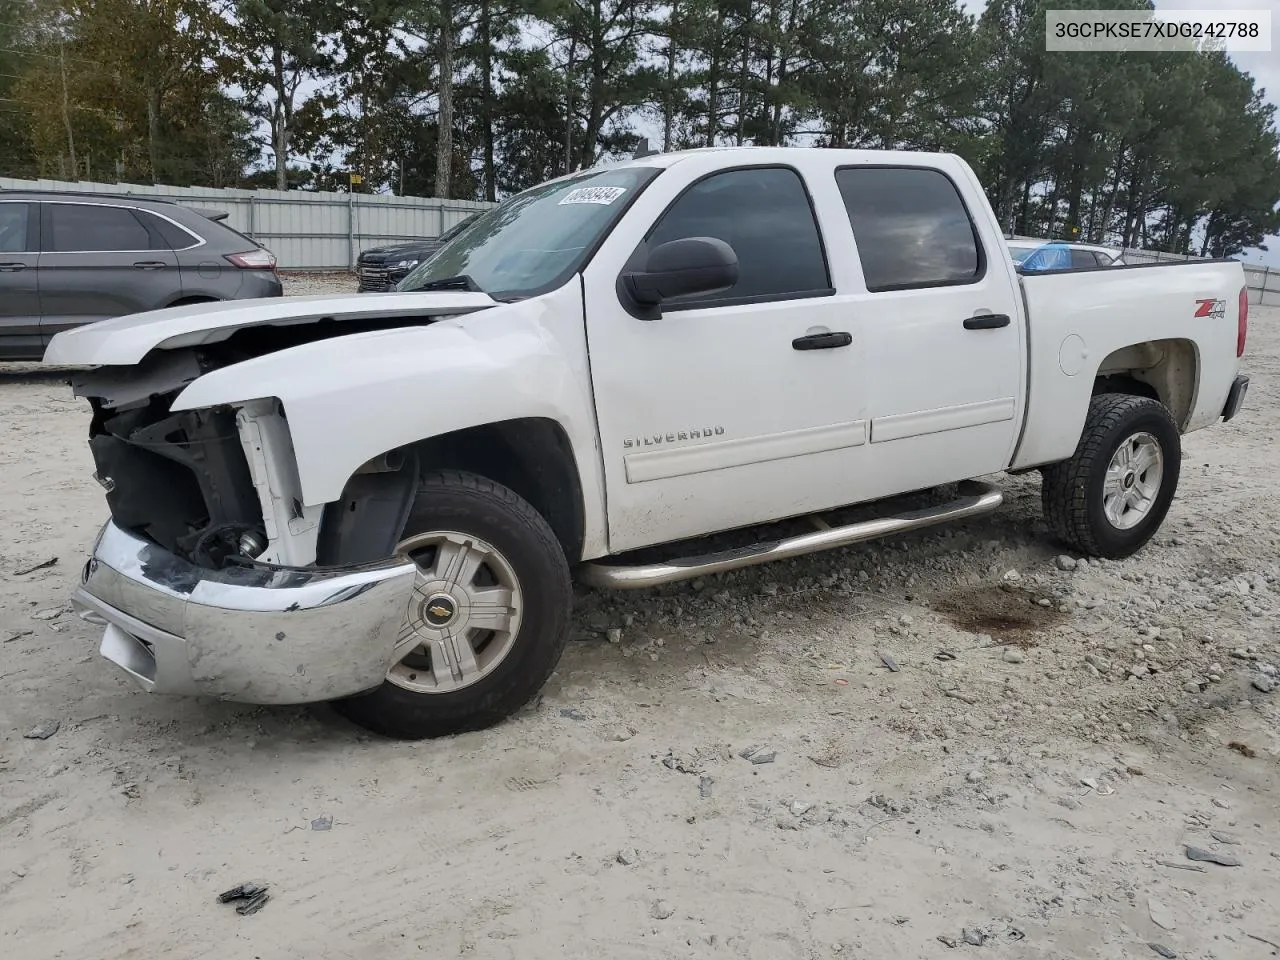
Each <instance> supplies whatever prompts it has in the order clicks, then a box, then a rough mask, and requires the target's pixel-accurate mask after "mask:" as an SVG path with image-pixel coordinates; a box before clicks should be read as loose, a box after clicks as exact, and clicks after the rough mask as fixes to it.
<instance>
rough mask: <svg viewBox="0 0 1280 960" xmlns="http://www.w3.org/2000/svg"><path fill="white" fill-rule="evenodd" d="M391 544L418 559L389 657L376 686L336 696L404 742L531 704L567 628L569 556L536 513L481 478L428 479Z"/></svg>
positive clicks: (358, 717)
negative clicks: (349, 695) (392, 658)
mask: <svg viewBox="0 0 1280 960" xmlns="http://www.w3.org/2000/svg"><path fill="white" fill-rule="evenodd" d="M397 552H398V553H401V554H403V555H405V556H408V557H409V558H411V559H412V560H413V562H414V564H415V565H416V566H417V568H418V572H417V576H416V579H415V582H414V587H413V593H412V595H411V596H410V598H409V601H408V604H407V607H406V610H405V615H404V621H403V623H402V624H401V629H400V637H399V643H398V645H397V648H396V653H395V662H394V663H393V664H392V666H391V668H390V669H389V670H388V671H387V679H386V681H385V682H384V683H383V684H382V686H380V687H379V688H378V689H376V690H374V691H372V692H371V693H367V694H364V695H362V696H359V697H352V698H350V699H347V700H343V701H340V702H338V703H337V704H335V706H336V707H337V709H338V710H339V711H340V712H342V713H343V714H345V715H346V716H347V717H349V718H350V719H351V720H353V721H355V722H356V723H358V724H360V725H361V726H363V727H367V728H368V729H370V730H373V731H374V732H376V733H380V734H383V735H385V736H390V737H397V738H401V739H421V738H424V737H437V736H443V735H446V734H451V733H459V732H462V731H464V730H476V729H480V728H483V727H488V726H491V725H492V724H495V723H497V722H498V721H500V720H502V719H503V718H505V717H507V716H509V715H510V714H511V713H513V712H514V711H516V710H518V709H519V708H520V707H521V706H523V705H524V704H525V703H527V702H528V701H529V700H530V699H531V698H532V697H533V696H534V694H536V693H537V692H538V690H539V689H541V687H542V685H543V684H544V683H545V682H546V680H547V678H548V677H549V676H550V675H551V672H552V671H553V670H554V669H555V667H556V664H557V662H558V661H559V659H560V654H561V652H562V651H563V650H564V645H565V641H566V640H567V639H568V634H569V615H570V610H571V607H572V597H573V592H572V586H571V582H570V577H569V565H568V563H567V561H566V560H565V556H564V552H563V551H562V550H561V548H560V544H559V542H558V541H557V540H556V538H555V534H554V533H553V532H552V531H551V528H550V526H549V525H548V524H547V522H546V521H545V520H544V519H543V518H542V516H541V515H540V514H539V513H538V512H537V511H536V510H534V508H533V507H532V506H530V505H529V504H528V503H527V502H526V501H525V500H523V499H522V498H521V497H519V496H518V495H516V494H515V493H514V492H512V491H511V490H509V489H507V488H506V487H504V486H502V485H501V484H497V483H494V482H493V481H491V480H487V479H485V478H484V477H480V476H477V475H475V474H470V473H462V472H457V471H442V472H440V473H437V474H433V475H431V476H428V477H425V478H423V480H422V481H421V485H420V487H419V490H418V496H417V499H416V501H415V503H414V506H413V509H412V510H411V512H410V515H409V520H408V522H407V523H406V524H405V530H404V534H403V536H402V539H401V542H400V544H399V546H398V547H397Z"/></svg>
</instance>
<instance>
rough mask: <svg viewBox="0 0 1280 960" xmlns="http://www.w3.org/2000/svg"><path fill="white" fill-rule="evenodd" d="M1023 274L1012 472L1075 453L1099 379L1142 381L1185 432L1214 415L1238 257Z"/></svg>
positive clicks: (1238, 283)
mask: <svg viewBox="0 0 1280 960" xmlns="http://www.w3.org/2000/svg"><path fill="white" fill-rule="evenodd" d="M1019 281H1020V285H1021V288H1022V300H1023V307H1024V309H1025V310H1026V314H1027V369H1028V377H1027V416H1026V419H1025V421H1024V423H1023V427H1022V436H1021V437H1020V439H1019V442H1018V447H1017V449H1016V451H1015V453H1014V458H1013V462H1012V464H1011V468H1012V469H1025V468H1030V467H1035V466H1040V465H1042V464H1047V463H1054V462H1057V461H1060V460H1063V459H1065V458H1067V457H1069V456H1070V455H1071V453H1072V452H1073V451H1074V449H1075V446H1076V443H1077V441H1078V440H1079V438H1080V433H1081V429H1082V427H1083V424H1084V417H1085V413H1086V411H1087V409H1088V398H1089V396H1090V394H1091V393H1092V392H1094V385H1095V377H1096V376H1101V377H1108V376H1112V377H1125V378H1127V379H1129V380H1131V381H1132V380H1136V381H1138V382H1139V383H1141V384H1145V385H1146V387H1147V388H1149V389H1150V390H1151V391H1152V395H1153V396H1159V397H1160V398H1161V399H1163V400H1165V402H1166V403H1167V404H1168V405H1169V407H1170V408H1171V409H1172V411H1173V414H1174V418H1175V419H1176V420H1177V421H1178V425H1179V428H1180V429H1181V430H1182V432H1183V433H1187V432H1190V431H1192V430H1198V429H1200V428H1202V427H1206V426H1208V425H1210V424H1212V423H1214V422H1216V421H1217V419H1218V418H1219V416H1220V415H1221V413H1222V408H1223V404H1224V403H1225V401H1226V398H1227V393H1228V391H1229V390H1230V389H1231V384H1232V381H1233V380H1234V378H1235V375H1236V372H1237V370H1238V367H1239V359H1238V355H1237V339H1238V334H1239V321H1240V310H1241V299H1242V298H1241V292H1242V291H1243V289H1244V287H1245V278H1244V270H1243V268H1242V267H1241V265H1240V263H1239V262H1238V261H1235V260H1192V261H1185V262H1179V261H1173V262H1164V263H1153V264H1130V265H1125V266H1119V267H1096V268H1087V267H1086V268H1079V269H1064V270H1053V271H1045V272H1036V273H1027V274H1021V275H1020V276H1019ZM1135 345H1138V346H1135Z"/></svg>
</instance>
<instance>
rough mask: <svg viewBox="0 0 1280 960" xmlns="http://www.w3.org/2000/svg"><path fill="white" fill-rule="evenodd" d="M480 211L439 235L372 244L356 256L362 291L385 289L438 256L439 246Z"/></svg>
mask: <svg viewBox="0 0 1280 960" xmlns="http://www.w3.org/2000/svg"><path fill="white" fill-rule="evenodd" d="M479 216H480V214H478V213H473V214H471V216H469V217H467V218H465V219H463V220H459V221H458V222H457V223H455V224H454V225H453V226H452V227H450V228H449V229H448V230H446V231H445V232H444V233H442V234H440V236H438V237H433V238H431V239H424V240H410V241H407V242H405V243H393V244H389V245H388V246H385V247H370V248H369V249H368V250H365V251H364V252H363V253H361V254H360V256H359V257H357V258H356V276H357V277H359V278H360V292H361V293H385V292H386V291H388V290H392V289H394V288H395V285H396V284H397V283H399V282H400V281H401V280H403V279H404V278H405V277H407V276H408V275H409V271H410V270H412V269H413V268H414V267H416V266H417V265H418V264H420V263H421V262H422V261H423V260H428V259H430V258H431V257H433V256H435V255H436V254H437V253H438V252H439V251H440V248H441V247H443V246H444V245H445V244H446V243H448V242H449V241H450V240H452V239H453V238H454V237H456V236H457V235H458V234H460V233H462V231H464V230H466V229H467V227H469V226H471V224H473V223H474V222H475V221H476V218H477V217H479Z"/></svg>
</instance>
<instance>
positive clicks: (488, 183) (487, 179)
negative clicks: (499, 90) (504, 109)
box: [480, 0, 498, 203]
mask: <svg viewBox="0 0 1280 960" xmlns="http://www.w3.org/2000/svg"><path fill="white" fill-rule="evenodd" d="M490 21H491V12H490V9H489V0H480V131H481V136H483V137H484V198H485V199H486V200H488V201H489V202H491V203H492V202H493V201H494V200H495V199H496V198H497V196H498V185H497V182H496V181H497V172H496V168H495V166H494V160H493V106H492V104H493V76H492V74H493V36H492V32H491V22H490Z"/></svg>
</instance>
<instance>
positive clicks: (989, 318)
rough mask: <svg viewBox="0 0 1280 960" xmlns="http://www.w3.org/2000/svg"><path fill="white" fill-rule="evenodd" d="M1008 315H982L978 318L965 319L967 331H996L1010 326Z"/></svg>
mask: <svg viewBox="0 0 1280 960" xmlns="http://www.w3.org/2000/svg"><path fill="white" fill-rule="evenodd" d="M1009 322H1010V321H1009V315H1008V314H1007V313H980V314H978V315H977V316H976V317H965V318H964V328H965V329H966V330H995V329H998V328H999V327H1007V326H1008V325H1009Z"/></svg>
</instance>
